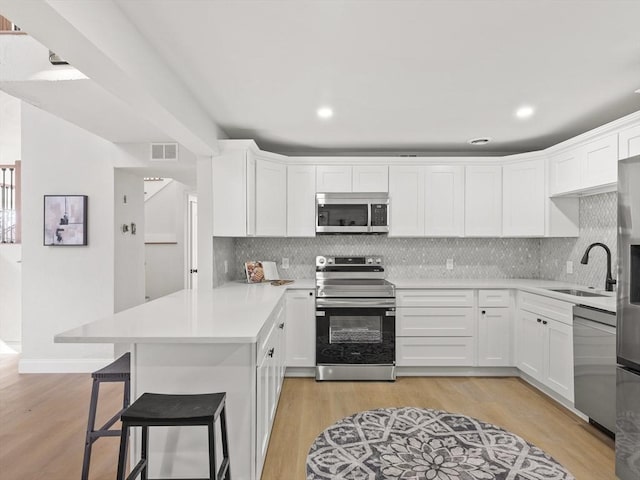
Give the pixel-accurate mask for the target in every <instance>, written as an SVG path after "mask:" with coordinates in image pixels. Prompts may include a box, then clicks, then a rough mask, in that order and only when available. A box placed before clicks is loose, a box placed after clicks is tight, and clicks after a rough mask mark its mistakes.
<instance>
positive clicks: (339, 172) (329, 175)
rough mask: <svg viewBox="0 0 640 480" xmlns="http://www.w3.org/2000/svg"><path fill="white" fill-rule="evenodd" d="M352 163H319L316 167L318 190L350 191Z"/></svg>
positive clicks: (323, 191) (324, 191)
mask: <svg viewBox="0 0 640 480" xmlns="http://www.w3.org/2000/svg"><path fill="white" fill-rule="evenodd" d="M351 175H352V171H351V166H350V165H318V166H317V167H316V192H321V193H327V192H350V191H351V189H352V186H351Z"/></svg>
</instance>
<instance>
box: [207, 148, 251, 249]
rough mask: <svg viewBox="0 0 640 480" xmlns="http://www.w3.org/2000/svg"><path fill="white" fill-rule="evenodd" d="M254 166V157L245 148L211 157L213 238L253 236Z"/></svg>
mask: <svg viewBox="0 0 640 480" xmlns="http://www.w3.org/2000/svg"><path fill="white" fill-rule="evenodd" d="M255 164H256V160H255V157H254V156H253V154H251V152H249V151H248V150H245V149H242V150H230V151H225V152H224V153H223V154H222V155H219V156H216V157H213V163H212V173H213V179H212V181H213V235H215V236H219V237H246V236H247V235H253V234H254V226H255V223H254V218H255V201H254V198H255V197H254V192H255Z"/></svg>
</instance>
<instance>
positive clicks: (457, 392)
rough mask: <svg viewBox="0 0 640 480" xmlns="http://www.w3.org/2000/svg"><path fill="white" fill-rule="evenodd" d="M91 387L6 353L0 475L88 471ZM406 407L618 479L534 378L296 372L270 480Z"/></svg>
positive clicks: (34, 479) (599, 478) (99, 456)
mask: <svg viewBox="0 0 640 480" xmlns="http://www.w3.org/2000/svg"><path fill="white" fill-rule="evenodd" d="M103 386H104V389H103V395H102V396H101V402H103V403H101V408H102V411H103V412H105V413H104V414H103V416H102V417H101V418H100V419H101V420H106V419H107V418H108V416H109V415H108V414H107V413H106V412H107V411H109V412H113V411H115V410H116V409H117V408H118V404H119V403H120V402H121V398H122V394H121V388H119V386H116V385H108V384H103ZM90 389H91V378H90V375H88V374H73V375H69V374H64V375H57V374H56V375H36V374H29V375H18V373H17V357H16V356H0V479H2V480H40V479H48V480H76V479H78V478H80V469H81V465H82V452H83V447H84V431H85V428H86V418H87V413H88V401H89V394H90ZM398 406H416V407H423V408H436V409H441V410H448V411H451V412H459V413H464V414H467V415H471V416H473V417H476V418H480V419H482V420H484V421H487V422H491V423H495V424H496V425H499V426H501V427H503V428H505V429H507V430H510V431H512V432H514V433H516V434H518V435H520V436H521V437H523V438H524V439H526V440H527V441H529V442H531V443H534V444H535V445H537V446H539V447H540V448H542V449H544V450H545V451H547V452H548V453H549V454H551V455H552V456H553V457H554V458H555V459H556V460H558V461H559V462H560V463H562V464H563V465H564V466H566V467H567V468H568V469H569V470H570V471H571V472H572V473H573V474H574V475H575V476H576V478H577V479H578V480H613V479H615V475H614V473H613V470H614V450H613V441H612V440H611V439H609V438H608V437H606V436H604V435H603V434H601V433H600V432H598V431H597V430H596V429H594V428H593V427H592V426H590V425H589V424H587V423H586V422H584V421H582V420H581V419H579V418H578V417H576V416H575V415H573V414H571V413H569V412H568V411H567V410H565V409H564V408H562V407H560V406H559V405H557V404H556V403H555V402H553V401H552V400H550V399H548V398H547V397H546V396H545V395H543V394H541V393H540V392H538V391H537V390H535V389H534V388H533V387H531V386H529V385H527V384H526V383H525V382H523V381H521V380H519V379H516V378H467V377H462V378H450V377H446V378H445V377H431V378H399V379H398V380H397V381H396V382H395V383H386V382H380V383H378V382H371V383H369V382H324V383H316V382H315V381H314V380H313V379H307V378H303V379H300V378H295V379H294V378H287V379H286V380H285V383H284V387H283V391H282V396H281V398H280V404H279V406H278V414H277V416H276V421H275V425H274V428H273V432H272V435H271V442H270V445H269V451H268V453H267V459H266V463H265V467H264V472H263V476H262V480H303V479H304V478H305V468H304V465H305V458H306V455H307V451H308V449H309V446H310V445H311V443H312V442H313V440H314V438H315V437H316V435H318V434H319V433H320V432H321V431H322V430H323V429H325V428H326V427H328V426H329V425H331V424H332V423H333V422H335V421H336V420H338V419H340V418H342V417H345V416H348V415H351V414H353V413H355V412H358V411H361V410H367V409H373V408H383V407H398ZM229 427H230V429H233V426H232V425H230V426H229ZM117 448H118V439H117V438H103V439H100V440H98V442H97V443H96V444H95V446H94V454H93V456H92V468H91V477H90V478H91V479H92V480H103V479H105V480H106V479H108V480H113V479H114V478H115V469H116V462H117ZM231 463H232V468H233V457H232V458H231Z"/></svg>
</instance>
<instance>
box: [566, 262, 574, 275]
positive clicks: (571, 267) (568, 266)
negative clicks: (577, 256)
mask: <svg viewBox="0 0 640 480" xmlns="http://www.w3.org/2000/svg"><path fill="white" fill-rule="evenodd" d="M567 273H573V262H572V261H571V260H568V261H567Z"/></svg>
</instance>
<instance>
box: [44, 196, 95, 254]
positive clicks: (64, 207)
mask: <svg viewBox="0 0 640 480" xmlns="http://www.w3.org/2000/svg"><path fill="white" fill-rule="evenodd" d="M87 203H88V197H87V196H86V195H45V196H44V245H64V246H76V245H87Z"/></svg>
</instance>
